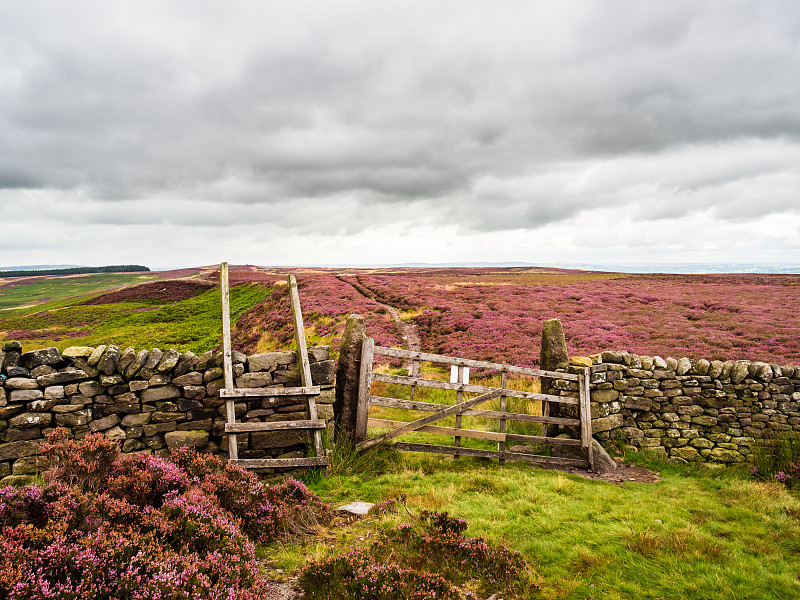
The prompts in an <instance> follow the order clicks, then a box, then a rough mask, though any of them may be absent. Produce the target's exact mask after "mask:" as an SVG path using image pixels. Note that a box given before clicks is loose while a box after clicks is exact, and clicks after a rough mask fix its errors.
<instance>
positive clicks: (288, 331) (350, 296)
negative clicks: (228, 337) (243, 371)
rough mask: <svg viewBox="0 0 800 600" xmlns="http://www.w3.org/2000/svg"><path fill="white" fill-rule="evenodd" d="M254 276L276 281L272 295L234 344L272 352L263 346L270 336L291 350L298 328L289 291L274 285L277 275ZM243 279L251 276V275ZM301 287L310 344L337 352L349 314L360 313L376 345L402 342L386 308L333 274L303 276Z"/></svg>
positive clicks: (237, 331)
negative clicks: (263, 340) (295, 327)
mask: <svg viewBox="0 0 800 600" xmlns="http://www.w3.org/2000/svg"><path fill="white" fill-rule="evenodd" d="M252 275H253V276H256V277H258V278H263V279H260V280H263V281H270V282H272V284H273V287H272V293H271V295H270V296H269V297H268V298H266V299H265V300H264V301H262V302H261V303H260V304H258V305H257V306H255V307H254V308H253V309H251V310H250V311H248V312H247V313H246V314H244V315H243V316H242V317H241V318H240V319H239V321H238V323H237V324H236V326H235V327H234V330H233V332H232V335H233V339H234V344H235V345H236V347H237V349H240V350H242V351H243V352H251V351H253V350H256V349H259V350H261V349H267V348H266V347H259V345H258V344H259V340H260V339H261V338H262V337H263V336H266V337H269V338H272V339H271V342H272V345H273V346H274V347H275V348H287V347H290V346H291V344H292V341H293V339H294V338H293V336H294V329H293V324H292V312H291V306H290V302H289V292H288V287H287V286H286V285H281V284H278V285H275V284H274V282H275V280H276V278H277V279H280V276H278V275H277V274H266V273H255V274H252ZM243 277H245V278H249V277H250V274H245V275H243ZM245 280H247V281H249V279H245ZM297 285H298V291H299V293H300V302H301V305H302V308H303V320H304V324H305V326H306V330H307V331H306V336H307V338H308V339H309V341H310V342H315V343H323V344H330V345H331V346H332V349H333V351H334V352H336V351H337V350H338V347H339V341H340V340H341V336H342V333H344V325H345V321H346V320H347V316H348V315H350V314H353V313H357V314H361V315H363V316H364V317H365V318H366V320H367V329H368V331H369V332H370V335H372V336H373V337H375V339H376V341H377V343H379V344H382V345H389V346H392V345H395V346H396V345H398V344H399V343H400V337H399V334H398V332H397V328H396V326H395V324H394V323H393V322H392V320H391V318H390V317H389V316H388V315H387V314H385V309H384V308H383V307H381V306H380V304H378V303H377V302H375V301H374V300H371V299H369V298H365V297H364V296H363V295H362V294H361V293H359V292H358V290H357V289H356V288H354V287H353V286H352V285H350V284H349V283H347V282H346V281H343V280H342V279H339V278H337V277H336V276H335V274H334V273H303V274H300V275H298V281H297Z"/></svg>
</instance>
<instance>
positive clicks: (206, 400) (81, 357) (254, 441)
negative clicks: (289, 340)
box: [0, 342, 335, 485]
mask: <svg viewBox="0 0 800 600" xmlns="http://www.w3.org/2000/svg"><path fill="white" fill-rule="evenodd" d="M309 359H310V360H311V372H312V379H313V381H314V383H315V384H316V385H320V386H321V387H322V388H323V389H322V394H321V395H320V397H319V398H318V399H317V402H318V404H319V406H318V414H319V416H320V418H323V419H326V420H331V419H332V417H333V409H332V406H331V404H332V403H333V374H334V370H335V369H334V362H333V361H332V360H330V359H329V355H328V348H327V347H316V348H311V349H309ZM233 363H234V364H233V372H234V377H235V379H236V386H237V387H265V388H270V387H281V388H282V387H292V386H298V385H300V374H299V370H298V366H297V359H296V356H295V353H294V352H268V353H264V354H255V355H252V356H249V357H248V356H245V355H244V354H242V353H239V352H234V353H233ZM223 387H224V380H223V370H222V355H221V354H219V353H213V352H211V351H209V352H206V353H204V354H201V355H200V356H195V355H194V354H193V353H191V352H183V353H181V352H179V351H177V350H175V349H169V350H163V351H162V350H160V349H158V348H153V349H152V350H149V351H148V350H139V351H136V350H135V349H134V348H132V347H128V348H125V349H121V348H120V347H118V346H115V345H101V346H98V347H95V348H92V347H71V348H67V349H66V350H64V352H59V351H58V350H57V349H56V348H46V349H43V350H34V351H31V352H24V353H23V351H22V345H21V344H20V343H19V342H8V343H6V344H5V345H4V346H3V348H2V351H0V477H2V479H0V485H1V484H7V483H11V482H13V481H15V480H16V479H17V478H19V477H22V476H26V475H29V474H32V473H36V472H39V471H41V470H43V469H44V468H46V465H45V463H44V458H43V457H42V456H41V455H40V447H41V443H42V440H43V438H44V435H45V434H46V433H47V432H49V431H51V430H52V429H54V428H56V427H64V428H67V429H68V430H69V431H70V432H71V435H72V436H73V437H74V438H76V439H81V438H83V437H84V436H86V435H87V434H88V433H102V434H104V435H106V436H107V437H109V438H111V439H115V440H119V441H120V442H121V444H122V450H123V452H142V451H144V452H157V453H160V454H165V453H167V452H169V450H171V449H173V448H177V447H181V446H191V447H194V448H197V449H198V450H201V451H204V452H213V453H217V454H220V455H221V456H222V458H227V448H228V445H227V439H226V436H225V433H224V428H225V406H224V400H221V399H220V398H219V390H220V389H221V388H223ZM236 414H237V420H242V421H245V422H247V421H288V420H296V419H305V418H308V411H307V406H306V404H305V402H302V401H298V399H297V398H293V399H290V398H287V397H281V396H278V397H273V398H270V397H267V398H265V399H252V400H248V401H247V402H241V403H237V404H236ZM237 441H238V443H239V456H240V457H241V458H264V457H295V456H302V453H303V451H304V450H305V448H306V446H307V445H308V444H309V441H310V439H309V432H308V431H307V430H305V431H299V432H298V431H292V430H289V431H277V432H257V433H252V434H239V435H238V436H237Z"/></svg>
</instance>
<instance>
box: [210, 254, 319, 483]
mask: <svg viewBox="0 0 800 600" xmlns="http://www.w3.org/2000/svg"><path fill="white" fill-rule="evenodd" d="M220 288H221V292H222V294H221V295H222V349H223V372H224V377H225V387H224V388H223V389H221V390H220V391H219V397H220V398H224V399H225V413H226V417H227V423H225V433H226V434H227V435H228V462H229V463H231V464H234V465H238V466H240V467H244V468H245V469H264V468H285V467H312V466H321V467H325V466H327V465H328V464H330V463H329V460H328V458H327V457H326V456H325V451H324V450H323V447H322V430H323V429H325V421H324V420H322V419H318V418H317V406H316V401H315V400H314V398H316V397H317V396H319V394H320V388H319V386H315V385H312V381H311V366H310V363H309V360H308V348H307V347H306V336H305V329H304V327H303V315H302V313H301V311H300V297H299V295H298V293H297V280H296V279H295V276H294V275H289V297H290V300H291V305H292V317H293V319H294V326H295V340H296V342H297V359H298V362H299V363H300V379H301V382H302V384H303V385H302V386H301V387H290V388H236V387H234V380H233V358H232V350H231V317H230V291H229V284H228V263H222V264H221V265H220ZM277 396H297V397H299V398H304V399H305V401H306V403H307V406H308V413H309V418H308V419H300V420H295V421H272V422H266V423H263V422H252V423H237V422H236V409H235V401H236V399H237V398H273V397H277ZM286 429H308V430H311V431H312V432H313V436H314V448H315V450H316V453H317V456H311V457H304V458H247V459H240V458H239V443H238V439H237V436H236V434H237V433H251V432H254V431H280V430H286Z"/></svg>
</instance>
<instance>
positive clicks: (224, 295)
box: [219, 262, 239, 460]
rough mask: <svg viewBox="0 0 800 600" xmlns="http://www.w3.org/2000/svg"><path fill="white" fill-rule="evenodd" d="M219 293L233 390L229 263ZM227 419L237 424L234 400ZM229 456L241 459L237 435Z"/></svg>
mask: <svg viewBox="0 0 800 600" xmlns="http://www.w3.org/2000/svg"><path fill="white" fill-rule="evenodd" d="M219 291H220V298H221V300H222V355H223V356H222V365H223V375H224V378H225V389H226V390H232V389H233V356H232V350H231V301H230V286H229V283H228V263H226V262H223V263H221V264H220V265H219ZM225 417H226V419H227V421H228V423H235V422H236V410H235V407H234V403H233V400H230V399H229V400H227V401H226V402H225ZM228 456H229V457H230V458H231V459H232V460H236V459H237V458H238V457H239V443H238V441H237V439H236V435H235V434H230V435H228Z"/></svg>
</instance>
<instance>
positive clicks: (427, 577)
mask: <svg viewBox="0 0 800 600" xmlns="http://www.w3.org/2000/svg"><path fill="white" fill-rule="evenodd" d="M300 585H301V586H302V587H303V590H304V591H305V594H306V598H308V599H309V600H344V599H348V600H463V599H464V598H475V596H474V595H472V594H467V595H462V594H461V593H459V591H458V590H457V589H456V588H454V587H453V586H452V585H450V584H449V583H448V582H447V581H446V580H445V579H444V578H442V577H440V576H439V575H433V574H431V573H427V572H424V571H417V570H415V569H409V568H404V567H402V566H400V565H399V564H398V563H396V562H394V561H389V562H384V561H378V560H376V559H375V557H373V556H371V555H370V554H368V553H367V552H365V551H359V550H354V549H352V548H351V549H350V551H349V552H348V553H347V554H344V555H341V556H337V557H334V558H332V559H329V560H326V561H322V562H312V563H311V564H310V565H308V566H307V567H306V568H305V569H304V570H303V573H302V575H301V576H300Z"/></svg>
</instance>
